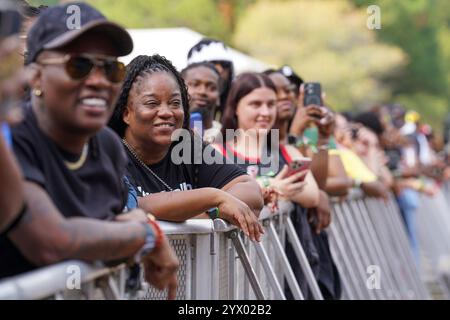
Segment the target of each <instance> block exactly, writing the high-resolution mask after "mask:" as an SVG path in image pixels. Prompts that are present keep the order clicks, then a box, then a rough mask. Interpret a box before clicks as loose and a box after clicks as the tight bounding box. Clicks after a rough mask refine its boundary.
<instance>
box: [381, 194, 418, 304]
mask: <svg viewBox="0 0 450 320" xmlns="http://www.w3.org/2000/svg"><path fill="white" fill-rule="evenodd" d="M377 204H378V206H379V207H380V213H381V215H382V216H383V221H384V224H386V222H388V223H387V225H386V228H387V230H388V233H389V234H390V235H391V238H392V241H393V248H394V250H396V254H397V261H398V264H397V265H398V267H399V269H400V270H399V272H402V274H403V275H404V276H405V278H406V281H405V284H407V285H408V286H407V287H406V294H407V295H406V298H407V299H418V298H419V297H420V296H421V294H420V290H419V289H418V287H417V285H416V283H417V282H416V278H417V277H418V276H419V275H418V274H417V273H415V272H414V271H413V268H414V267H415V262H414V261H413V260H412V261H410V260H409V259H408V257H407V255H406V253H407V252H411V249H410V246H409V245H407V246H403V245H402V242H401V239H400V234H401V233H400V232H399V231H398V229H396V228H394V224H393V223H389V221H390V220H391V219H392V217H391V216H390V214H389V208H388V206H387V204H386V203H384V202H382V201H381V200H378V201H377Z"/></svg>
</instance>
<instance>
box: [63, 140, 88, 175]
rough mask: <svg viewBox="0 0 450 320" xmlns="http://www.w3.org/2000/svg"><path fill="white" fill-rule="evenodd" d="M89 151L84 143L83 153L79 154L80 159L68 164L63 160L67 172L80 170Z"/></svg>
mask: <svg viewBox="0 0 450 320" xmlns="http://www.w3.org/2000/svg"><path fill="white" fill-rule="evenodd" d="M88 151H89V145H88V144H87V143H86V144H85V145H84V147H83V151H82V152H81V156H80V158H79V159H78V160H77V161H75V162H70V161H67V160H64V164H65V165H66V167H67V168H68V169H69V170H78V169H80V168H81V167H82V166H83V164H84V163H85V162H86V159H87V155H88Z"/></svg>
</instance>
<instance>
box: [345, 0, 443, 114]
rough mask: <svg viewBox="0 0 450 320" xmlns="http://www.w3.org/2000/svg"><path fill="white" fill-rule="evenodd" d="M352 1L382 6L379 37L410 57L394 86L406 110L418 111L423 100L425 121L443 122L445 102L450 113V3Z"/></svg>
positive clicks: (359, 3) (420, 0)
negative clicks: (417, 101)
mask: <svg viewBox="0 0 450 320" xmlns="http://www.w3.org/2000/svg"><path fill="white" fill-rule="evenodd" d="M352 1H353V2H354V3H355V4H356V5H358V6H360V7H361V8H363V7H366V6H367V5H370V4H376V5H379V6H380V8H381V15H382V29H381V30H380V31H379V32H378V33H377V36H378V38H379V39H380V40H382V41H385V42H388V43H391V44H394V45H397V46H399V47H401V48H402V49H403V50H404V51H405V52H406V53H407V54H408V57H409V63H408V65H407V66H406V69H405V73H404V74H402V76H401V77H399V78H397V79H396V80H397V81H395V82H393V83H392V85H393V87H394V88H395V91H396V92H397V93H398V94H400V95H401V97H402V101H404V102H405V104H406V103H407V104H406V107H410V108H413V107H414V108H415V107H416V105H417V103H416V102H415V101H416V100H417V98H419V100H420V101H421V102H420V104H421V105H422V106H427V107H426V108H423V107H422V109H421V110H422V112H424V115H425V118H428V119H433V121H434V122H439V121H441V119H442V118H441V119H439V118H435V117H437V116H438V115H439V114H440V115H441V116H442V114H443V112H444V111H443V110H445V109H443V105H444V102H446V110H447V111H449V109H448V108H449V102H450V91H449V90H448V86H449V84H450V1H448V0H410V1H391V0H352ZM408 95H409V96H410V98H407V97H408ZM409 104H411V105H409ZM434 108H437V109H436V110H435V109H434Z"/></svg>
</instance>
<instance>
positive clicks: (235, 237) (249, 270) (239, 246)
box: [229, 230, 266, 300]
mask: <svg viewBox="0 0 450 320" xmlns="http://www.w3.org/2000/svg"><path fill="white" fill-rule="evenodd" d="M229 237H230V239H231V240H232V241H233V245H234V247H235V248H236V251H237V253H238V255H239V258H240V259H241V263H242V266H243V267H244V270H245V272H246V274H247V275H248V278H249V280H250V284H251V285H252V288H253V292H254V293H255V295H256V298H257V299H258V300H266V298H265V296H264V293H263V291H262V289H261V285H260V284H259V281H258V279H257V277H256V274H255V270H253V267H252V265H251V264H250V259H249V257H248V254H247V252H246V250H245V247H244V244H243V243H242V240H241V238H240V237H239V234H238V232H237V231H236V230H233V231H231V232H230V234H229Z"/></svg>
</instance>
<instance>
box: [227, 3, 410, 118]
mask: <svg viewBox="0 0 450 320" xmlns="http://www.w3.org/2000/svg"><path fill="white" fill-rule="evenodd" d="M366 19H367V14H366V12H365V10H362V9H361V10H358V9H356V8H355V7H354V6H352V5H351V3H350V2H349V1H333V0H326V1H300V0H299V1H282V2H273V1H260V2H258V3H256V4H254V5H252V6H250V7H249V8H248V10H247V12H246V14H244V15H243V16H242V17H241V19H240V20H239V23H238V25H237V28H236V32H235V36H234V43H235V44H236V45H237V46H238V47H239V48H241V49H244V50H245V51H247V52H249V53H250V54H251V55H253V56H255V57H257V58H260V59H262V60H264V61H267V62H270V63H273V64H275V65H282V64H289V65H291V66H292V67H294V69H295V70H297V72H298V73H299V74H300V75H301V76H302V77H304V78H305V79H306V80H307V81H320V82H321V83H322V84H323V87H324V90H325V91H326V93H327V101H328V103H329V104H330V105H332V106H334V107H335V108H336V109H340V110H342V109H349V108H356V107H361V106H362V107H364V106H370V105H372V104H374V103H380V102H387V101H389V100H390V99H391V97H392V92H391V88H390V86H388V85H387V84H386V81H385V79H387V78H392V77H395V76H398V75H400V74H401V71H402V67H403V66H404V65H405V63H406V56H405V54H404V53H403V51H402V50H401V49H400V48H398V47H394V46H389V45H386V44H381V43H379V42H377V41H376V36H375V32H374V31H370V30H368V29H367V27H366Z"/></svg>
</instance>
